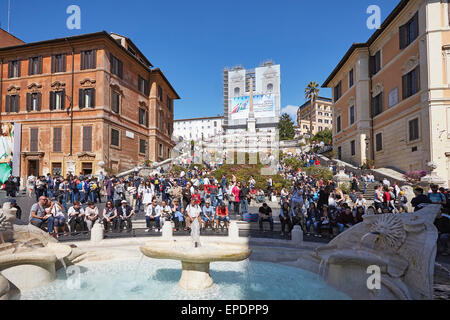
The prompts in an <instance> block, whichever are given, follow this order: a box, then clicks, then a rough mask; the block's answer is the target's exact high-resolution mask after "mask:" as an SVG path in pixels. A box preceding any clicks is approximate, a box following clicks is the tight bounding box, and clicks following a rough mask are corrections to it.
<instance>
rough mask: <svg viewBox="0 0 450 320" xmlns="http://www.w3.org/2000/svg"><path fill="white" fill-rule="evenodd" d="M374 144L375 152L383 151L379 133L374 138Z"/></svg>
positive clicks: (381, 138)
mask: <svg viewBox="0 0 450 320" xmlns="http://www.w3.org/2000/svg"><path fill="white" fill-rule="evenodd" d="M375 144H376V150H377V151H381V150H383V136H382V134H381V133H379V134H377V135H376V136H375Z"/></svg>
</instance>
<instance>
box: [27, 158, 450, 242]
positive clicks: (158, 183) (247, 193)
mask: <svg viewBox="0 0 450 320" xmlns="http://www.w3.org/2000/svg"><path fill="white" fill-rule="evenodd" d="M300 160H302V161H304V162H305V165H306V166H319V165H320V161H319V159H318V157H317V156H315V155H311V154H305V155H302V156H301V157H300ZM286 163H287V161H280V163H279V166H278V171H279V172H278V173H279V174H280V175H281V176H282V177H283V178H284V179H285V180H288V181H289V182H290V185H291V186H290V187H289V188H282V189H281V191H279V192H277V191H275V190H274V182H273V180H272V177H270V176H268V177H267V179H266V181H267V184H266V188H265V189H262V188H261V186H259V187H257V184H256V181H255V178H254V177H249V179H248V180H247V181H238V179H237V178H236V177H235V176H234V175H233V176H231V179H227V177H226V176H222V177H221V178H219V179H217V177H215V169H216V168H213V167H209V166H205V167H202V168H198V167H196V166H194V167H187V166H186V168H184V169H183V170H182V171H179V172H175V171H174V170H172V171H169V172H167V173H164V174H155V175H152V176H150V177H145V178H144V177H142V176H140V175H139V173H138V172H137V171H136V172H135V173H134V174H131V175H129V176H128V177H127V178H117V177H115V176H110V175H108V174H106V175H104V174H103V173H101V174H100V175H99V176H97V177H92V176H84V175H82V174H81V173H80V174H79V175H78V176H72V175H68V176H67V177H66V178H63V177H60V176H59V177H52V176H51V175H50V174H48V175H47V176H41V177H29V179H28V181H27V189H28V192H29V196H30V197H32V196H35V197H36V200H37V202H36V203H35V204H34V205H33V206H32V208H31V210H30V223H32V224H33V225H35V226H38V227H42V226H45V227H46V228H47V230H48V231H49V232H50V233H51V234H53V235H55V236H56V237H57V236H58V235H59V234H61V233H66V234H67V233H69V232H70V233H73V234H74V233H77V232H88V231H89V230H91V229H92V227H93V226H94V224H95V223H102V224H103V226H104V228H105V231H106V232H108V231H110V230H112V231H115V232H122V231H123V230H124V229H126V230H127V231H131V230H132V225H133V223H132V221H133V219H134V217H136V216H137V215H139V214H143V215H144V216H145V221H146V230H145V231H146V232H150V231H151V230H155V231H156V232H161V230H162V228H163V226H164V224H165V223H166V222H168V221H170V222H171V223H172V222H173V226H174V231H180V230H183V231H187V230H189V229H190V226H191V224H192V222H193V221H194V220H195V219H198V221H199V222H200V225H201V227H202V228H204V229H206V228H210V229H213V230H215V231H217V232H218V231H219V230H220V228H228V227H229V223H230V220H231V215H233V216H234V218H235V219H238V220H245V221H254V222H258V223H259V228H260V230H261V231H263V224H264V222H268V223H269V226H270V230H271V231H273V230H274V218H273V212H272V208H271V207H270V206H269V204H268V202H269V201H270V202H275V201H277V202H278V203H279V205H280V209H279V210H280V212H279V215H278V217H279V221H280V224H281V235H282V236H289V235H290V233H291V232H292V230H293V228H294V226H295V225H299V226H300V227H301V228H302V230H303V232H304V233H306V234H307V235H308V236H314V237H322V236H323V235H324V232H326V233H327V234H328V236H330V237H334V236H335V235H337V234H339V233H342V232H343V231H345V230H346V229H347V228H350V227H352V226H354V225H356V224H358V223H360V222H362V221H363V215H364V214H366V213H373V214H380V213H402V212H407V211H408V204H409V202H410V203H411V205H412V207H413V208H414V210H420V209H421V208H423V206H424V205H426V204H430V203H434V204H440V205H441V206H442V215H441V216H439V217H438V219H437V226H438V229H439V231H440V233H442V234H448V233H450V232H449V229H450V228H449V227H448V225H450V223H448V221H450V220H449V216H448V214H449V206H450V201H449V192H448V190H446V189H444V188H439V187H438V186H434V185H433V186H431V187H430V189H429V190H427V191H428V192H426V191H425V190H423V189H421V188H416V189H415V190H414V192H415V195H416V196H415V197H414V198H413V199H407V198H406V196H405V193H404V191H402V190H401V188H400V186H399V184H398V183H397V182H395V181H394V182H393V183H391V182H390V181H389V180H388V179H383V180H382V181H380V182H375V178H374V176H373V175H372V174H362V175H360V176H358V175H356V174H354V173H351V172H350V173H349V175H350V181H351V183H350V186H351V191H350V192H348V194H345V193H344V191H343V190H342V188H340V187H339V186H338V185H337V183H336V182H335V181H334V180H325V179H321V178H316V177H313V176H308V175H307V174H306V173H305V172H306V170H303V168H299V169H296V170H294V169H293V168H291V167H290V166H289V165H287V164H286ZM329 169H330V170H333V167H332V166H331V167H329ZM371 183H372V184H373V183H375V184H376V185H375V191H374V199H373V202H372V201H371V202H370V203H369V201H367V200H366V198H365V197H366V194H367V187H368V185H369V184H371ZM277 196H278V197H277ZM267 200H268V201H267ZM103 202H106V206H105V208H104V209H103V210H100V209H99V207H100V206H99V204H100V203H103ZM252 203H254V204H252ZM250 205H252V206H253V207H254V206H258V207H259V210H258V213H257V214H256V213H255V214H252V213H250V212H249V207H250ZM439 219H441V220H439Z"/></svg>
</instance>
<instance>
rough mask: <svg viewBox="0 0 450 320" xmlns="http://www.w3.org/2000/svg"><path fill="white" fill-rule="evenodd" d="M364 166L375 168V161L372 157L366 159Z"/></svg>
mask: <svg viewBox="0 0 450 320" xmlns="http://www.w3.org/2000/svg"><path fill="white" fill-rule="evenodd" d="M363 168H364V169H370V170H373V169H375V161H373V160H372V159H366V161H365V162H364V164H363Z"/></svg>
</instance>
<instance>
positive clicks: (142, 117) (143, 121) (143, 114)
mask: <svg viewBox="0 0 450 320" xmlns="http://www.w3.org/2000/svg"><path fill="white" fill-rule="evenodd" d="M139 124H140V125H143V126H146V127H148V112H147V110H144V109H142V108H139Z"/></svg>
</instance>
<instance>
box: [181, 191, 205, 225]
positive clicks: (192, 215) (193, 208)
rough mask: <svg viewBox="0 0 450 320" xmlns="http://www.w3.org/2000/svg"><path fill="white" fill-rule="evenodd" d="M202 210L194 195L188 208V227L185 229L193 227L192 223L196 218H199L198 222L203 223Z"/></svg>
mask: <svg viewBox="0 0 450 320" xmlns="http://www.w3.org/2000/svg"><path fill="white" fill-rule="evenodd" d="M201 211H202V210H201V208H200V206H199V205H198V204H197V203H196V199H195V198H194V197H192V199H191V204H190V205H188V206H187V208H186V228H185V229H184V231H186V230H188V229H190V228H191V224H192V223H193V222H194V221H195V219H198V220H199V221H198V222H199V224H200V225H201Z"/></svg>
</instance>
